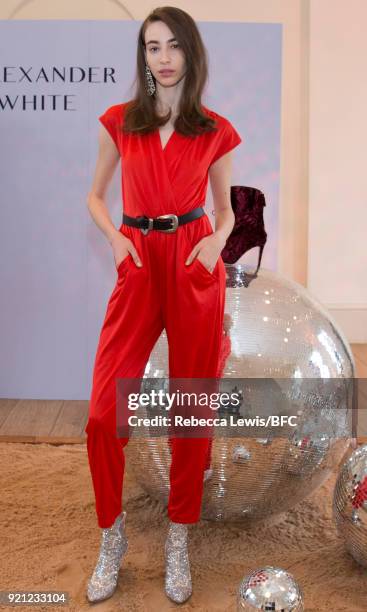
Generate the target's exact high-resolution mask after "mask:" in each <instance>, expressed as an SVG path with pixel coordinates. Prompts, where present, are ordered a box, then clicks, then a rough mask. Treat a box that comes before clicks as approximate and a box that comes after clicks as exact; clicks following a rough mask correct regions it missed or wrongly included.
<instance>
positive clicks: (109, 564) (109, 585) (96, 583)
mask: <svg viewBox="0 0 367 612" xmlns="http://www.w3.org/2000/svg"><path fill="white" fill-rule="evenodd" d="M125 520H126V512H121V514H119V515H118V517H117V518H116V520H115V522H114V524H113V525H112V527H107V528H104V529H102V541H101V547H100V551H99V557H98V561H97V565H96V567H95V568H94V572H93V574H92V576H91V578H90V580H89V582H88V588H87V597H88V599H89V601H91V602H94V601H101V600H103V599H108V597H111V595H113V593H114V592H115V590H116V586H117V579H118V573H119V569H120V564H121V559H122V556H123V555H124V554H125V552H126V550H127V547H128V539H127V537H126V534H125Z"/></svg>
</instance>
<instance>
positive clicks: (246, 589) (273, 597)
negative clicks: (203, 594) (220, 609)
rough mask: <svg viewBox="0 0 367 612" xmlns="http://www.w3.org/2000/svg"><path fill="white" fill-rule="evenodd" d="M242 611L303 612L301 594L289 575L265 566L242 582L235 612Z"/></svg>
mask: <svg viewBox="0 0 367 612" xmlns="http://www.w3.org/2000/svg"><path fill="white" fill-rule="evenodd" d="M243 610H246V611H247V612H251V610H269V611H270V610H274V612H275V611H278V612H280V611H281V612H303V610H304V607H303V593H302V590H301V588H300V587H299V586H298V584H297V583H296V581H295V580H294V578H293V576H292V575H291V574H289V573H288V572H286V571H285V570H283V569H280V568H278V567H272V566H271V565H267V566H266V567H264V568H262V569H259V570H256V571H255V572H252V574H250V575H249V576H247V577H246V578H244V579H243V580H242V582H241V585H240V588H239V590H238V594H237V612H242V611H243Z"/></svg>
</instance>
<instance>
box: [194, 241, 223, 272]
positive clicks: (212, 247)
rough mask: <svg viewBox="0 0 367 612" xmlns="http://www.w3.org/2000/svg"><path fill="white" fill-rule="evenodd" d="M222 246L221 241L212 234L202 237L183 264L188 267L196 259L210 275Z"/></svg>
mask: <svg viewBox="0 0 367 612" xmlns="http://www.w3.org/2000/svg"><path fill="white" fill-rule="evenodd" d="M224 246H225V243H223V239H222V238H221V237H220V236H219V235H218V234H216V233H215V232H213V233H212V234H209V235H208V236H204V238H202V239H201V240H200V241H199V242H198V243H197V244H196V245H195V246H194V248H193V249H192V251H191V253H190V255H189V256H188V258H187V260H186V262H185V263H186V265H189V264H191V262H192V261H193V260H194V259H195V257H197V258H198V259H199V260H200V261H201V263H202V264H203V265H204V266H205V267H206V269H207V270H208V271H209V272H211V273H212V272H213V270H214V268H215V265H216V263H217V261H218V259H219V256H220V254H221V252H222V250H223V249H224ZM199 255H200V257H199Z"/></svg>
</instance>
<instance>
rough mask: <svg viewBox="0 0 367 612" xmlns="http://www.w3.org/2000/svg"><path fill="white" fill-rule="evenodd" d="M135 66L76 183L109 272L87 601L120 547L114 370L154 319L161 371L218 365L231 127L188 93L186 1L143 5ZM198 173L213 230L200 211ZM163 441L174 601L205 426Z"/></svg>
mask: <svg viewBox="0 0 367 612" xmlns="http://www.w3.org/2000/svg"><path fill="white" fill-rule="evenodd" d="M137 74H138V84H137V94H136V97H135V99H134V100H132V101H129V102H124V103H122V104H115V105H113V106H112V107H110V108H108V109H107V110H106V112H105V113H104V114H103V115H101V116H100V117H99V119H100V121H101V123H102V126H101V128H100V150H99V157H98V161H97V167H96V170H95V176H94V180H93V185H92V188H91V191H90V193H89V195H88V208H89V211H90V213H91V215H92V217H93V219H94V221H95V223H96V224H97V226H98V227H99V228H100V229H101V230H102V232H103V233H104V234H105V236H106V238H107V239H108V240H109V242H110V244H111V247H112V251H113V255H114V260H115V265H116V270H117V282H116V285H115V288H114V290H113V292H112V295H111V297H110V299H109V302H108V305H107V312H106V315H105V319H104V322H103V326H102V330H101V334H100V339H99V344H98V348H97V354H96V359H95V365H94V372H93V388H92V393H91V400H90V412H89V419H88V423H87V427H86V430H85V431H86V432H87V434H88V437H87V449H88V459H89V464H90V469H91V474H92V481H93V487H94V491H95V497H96V511H97V516H98V524H99V526H100V527H101V528H102V542H101V548H100V553H99V558H98V561H97V565H96V567H95V570H94V572H93V575H92V577H91V579H90V580H89V583H88V591H87V595H88V599H89V600H90V601H99V600H101V599H106V598H107V597H110V596H111V595H112V594H113V592H114V590H115V588H116V585H117V578H118V571H119V568H120V564H121V560H122V557H123V555H124V554H125V552H126V550H127V537H126V534H125V519H126V511H124V512H122V484H123V475H124V467H125V458H124V450H123V448H124V446H125V445H126V444H127V442H128V439H129V437H128V436H126V437H120V436H118V435H117V433H116V378H118V377H119V378H132V379H135V378H139V377H142V376H143V374H144V370H145V366H146V363H147V361H148V359H149V355H150V353H151V351H152V349H153V347H154V345H155V342H156V341H157V339H158V338H159V336H160V334H161V332H162V330H163V329H166V333H167V339H168V344H169V375H170V377H176V378H178V377H182V378H204V377H207V378H210V377H215V376H217V375H218V372H219V364H220V351H221V340H222V331H223V315H224V300H225V280H226V279H225V277H226V275H225V267H224V263H223V260H222V259H221V257H220V253H221V251H222V249H223V247H224V245H225V243H226V240H227V238H228V236H229V234H230V233H231V230H232V228H233V225H234V214H233V211H232V208H231V203H230V176H231V153H230V151H231V149H233V147H235V146H236V145H238V144H239V143H240V142H241V138H240V136H239V135H238V133H237V132H236V130H235V129H234V128H233V126H232V124H231V123H230V122H229V121H228V120H227V119H226V118H224V117H222V116H221V115H219V114H217V113H215V112H214V111H211V110H209V109H208V108H206V107H204V106H203V105H202V103H201V95H202V91H203V88H204V85H205V83H206V79H207V62H206V54H205V48H204V46H203V43H202V40H201V37H200V34H199V31H198V29H197V27H196V24H195V22H194V21H193V19H192V18H191V17H190V16H189V15H188V14H187V13H185V12H184V11H182V10H180V9H177V8H173V7H163V8H158V9H156V10H154V11H153V12H152V13H151V14H150V15H149V16H148V17H147V19H146V20H145V21H144V23H143V24H142V26H141V29H140V32H139V39H138V51H137ZM120 158H121V160H122V177H123V182H122V189H123V201H124V215H123V223H122V225H121V227H120V228H119V229H116V228H115V227H114V226H113V224H112V222H111V220H110V217H109V214H108V210H107V208H106V205H105V202H104V195H105V192H106V189H107V185H108V183H109V181H110V179H111V176H112V174H113V172H114V169H115V168H116V166H117V164H119V163H120ZM208 175H209V176H210V181H211V188H212V193H213V199H214V206H215V213H216V223H215V231H213V229H212V227H211V224H210V221H209V219H208V217H207V215H206V214H205V212H204V210H203V206H204V205H205V196H206V190H207V182H208ZM162 215H163V216H164V215H168V217H163V218H162ZM157 218H159V219H157ZM170 443H171V452H172V461H171V468H170V496H169V502H168V517H169V519H170V520H169V530H168V535H167V540H166V544H165V559H166V578H165V591H166V594H167V596H168V597H169V598H170V599H172V600H173V601H175V602H183V601H185V600H186V599H188V597H189V596H190V595H191V592H192V585H191V575H190V566H189V557H188V551H187V534H188V531H187V530H188V524H190V523H195V522H197V521H198V520H199V518H200V506H201V499H202V490H203V480H204V471H205V468H206V467H208V453H209V449H210V443H209V438H176V439H173V440H170Z"/></svg>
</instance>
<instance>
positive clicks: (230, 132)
mask: <svg viewBox="0 0 367 612" xmlns="http://www.w3.org/2000/svg"><path fill="white" fill-rule="evenodd" d="M215 142H216V146H215V148H214V154H213V157H212V160H211V164H213V163H214V162H215V161H217V159H219V158H220V157H222V155H224V154H225V153H228V152H229V151H231V150H232V149H233V148H234V147H236V146H237V145H239V144H240V142H242V138H241V136H240V135H239V133H238V132H237V131H236V130H235V128H234V127H233V125H232V123H231V122H230V121H229V120H228V119H225V118H224V117H222V121H221V126H220V129H219V130H218V132H217V133H216V141H215Z"/></svg>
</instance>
